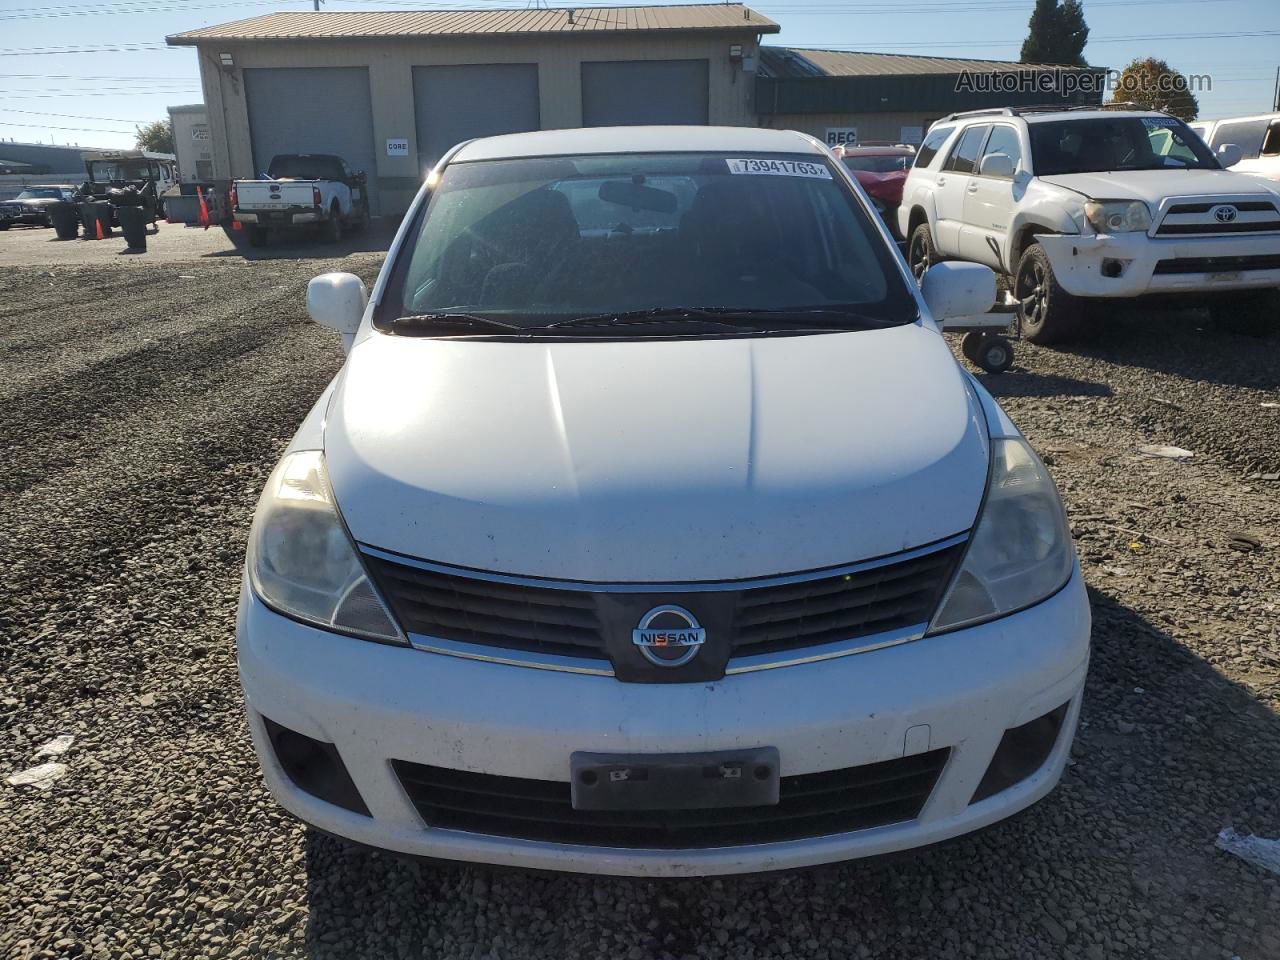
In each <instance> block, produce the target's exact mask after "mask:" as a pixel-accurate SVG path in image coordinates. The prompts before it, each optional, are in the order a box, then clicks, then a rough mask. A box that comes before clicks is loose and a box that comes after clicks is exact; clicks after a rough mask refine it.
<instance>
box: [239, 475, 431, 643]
mask: <svg viewBox="0 0 1280 960" xmlns="http://www.w3.org/2000/svg"><path fill="white" fill-rule="evenodd" d="M247 563H248V568H249V582H250V583H251V584H252V585H253V590H254V592H255V593H257V595H258V596H259V597H260V598H261V599H262V602H263V603H265V604H266V605H267V606H269V607H272V608H274V609H275V610H277V611H279V612H280V613H283V614H285V615H286V616H289V617H293V618H294V619H296V620H302V621H305V622H307V623H312V624H315V625H316V626H317V627H323V628H324V629H326V630H335V631H338V632H340V633H350V634H354V635H355V636H358V637H364V638H366V639H369V640H379V641H381V642H383V643H398V644H405V643H407V640H406V638H405V636H404V633H403V632H401V630H400V627H399V626H398V625H397V624H396V622H395V620H394V619H393V618H392V616H391V614H390V613H389V612H388V611H387V607H386V605H385V604H384V603H383V602H382V598H381V597H379V596H378V591H377V590H376V589H374V586H373V583H372V582H371V581H370V580H369V575H368V574H367V573H366V572H365V569H364V564H362V563H361V562H360V556H359V554H357V553H356V547H355V544H354V543H353V542H352V540H351V536H350V534H348V533H347V528H346V525H345V524H344V523H343V522H342V517H341V516H339V515H338V507H337V504H336V503H335V501H334V498H333V492H332V491H331V490H330V488H329V478H328V476H327V475H326V473H325V468H324V454H322V453H321V452H320V451H319V450H300V451H298V452H296V453H290V454H287V455H286V456H285V457H284V458H283V459H282V460H281V461H280V463H279V464H278V465H277V466H276V468H275V470H273V471H272V473H271V478H270V479H269V480H267V488H266V490H264V491H263V492H262V499H261V500H259V501H258V510H257V512H256V513H255V514H254V517H253V527H252V529H251V530H250V531H249V555H248V560H247Z"/></svg>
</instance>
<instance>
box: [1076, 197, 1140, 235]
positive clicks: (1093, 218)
mask: <svg viewBox="0 0 1280 960" xmlns="http://www.w3.org/2000/svg"><path fill="white" fill-rule="evenodd" d="M1084 215H1085V218H1086V219H1087V220H1088V221H1089V223H1090V224H1091V225H1092V226H1093V229H1095V230H1097V231H1098V232H1099V233H1136V232H1138V231H1140V230H1141V231H1146V230H1148V229H1150V227H1151V210H1150V209H1149V208H1148V207H1147V205H1146V204H1145V203H1143V202H1142V201H1141V200H1090V201H1089V202H1088V203H1086V204H1085V205H1084Z"/></svg>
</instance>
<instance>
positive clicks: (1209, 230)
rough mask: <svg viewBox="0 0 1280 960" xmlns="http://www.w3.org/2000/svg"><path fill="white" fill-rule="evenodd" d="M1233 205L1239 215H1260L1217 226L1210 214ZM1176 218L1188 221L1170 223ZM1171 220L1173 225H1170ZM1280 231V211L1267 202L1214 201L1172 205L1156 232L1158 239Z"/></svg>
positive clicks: (1217, 223) (1218, 223)
mask: <svg viewBox="0 0 1280 960" xmlns="http://www.w3.org/2000/svg"><path fill="white" fill-rule="evenodd" d="M1219 206H1232V207H1235V208H1236V210H1237V211H1238V212H1239V213H1246V214H1262V215H1263V216H1261V217H1259V218H1257V219H1249V220H1234V221H1232V222H1231V223H1220V222H1218V221H1217V220H1216V219H1215V218H1214V217H1211V216H1210V215H1209V212H1210V211H1211V210H1213V209H1214V208H1215V207H1219ZM1175 217H1187V218H1190V219H1185V220H1173V218H1175ZM1171 221H1172V222H1171ZM1277 230H1280V211H1277V209H1276V206H1275V204H1274V203H1272V202H1270V201H1269V200H1242V201H1240V202H1239V203H1236V202H1234V201H1230V200H1224V201H1215V202H1196V203H1175V204H1171V205H1170V207H1169V209H1168V211H1167V212H1166V213H1165V217H1164V220H1162V221H1161V223H1160V226H1159V227H1158V228H1157V229H1156V234H1155V235H1156V236H1157V237H1174V236H1184V237H1185V236H1195V235H1197V234H1222V233H1271V232H1274V231H1277Z"/></svg>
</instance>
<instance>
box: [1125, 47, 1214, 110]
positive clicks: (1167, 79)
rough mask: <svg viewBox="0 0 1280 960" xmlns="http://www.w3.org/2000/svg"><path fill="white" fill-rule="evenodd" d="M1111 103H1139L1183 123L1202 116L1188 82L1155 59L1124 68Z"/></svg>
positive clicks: (1133, 63)
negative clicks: (1176, 118)
mask: <svg viewBox="0 0 1280 960" xmlns="http://www.w3.org/2000/svg"><path fill="white" fill-rule="evenodd" d="M1110 102H1111V103H1136V104H1138V105H1139V106H1141V107H1144V108H1146V109H1147V110H1161V111H1163V112H1165V113H1168V114H1171V115H1173V116H1175V117H1178V118H1179V119H1180V120H1194V119H1195V118H1196V117H1197V116H1199V115H1200V101H1199V100H1197V99H1196V95H1195V94H1194V93H1192V92H1191V89H1190V87H1189V86H1188V84H1187V78H1186V77H1184V76H1183V75H1182V74H1181V73H1179V72H1178V71H1177V70H1175V69H1173V67H1171V66H1169V64H1168V63H1166V62H1165V61H1164V60H1157V59H1156V58H1155V57H1147V58H1145V59H1138V60H1134V61H1133V62H1131V63H1130V64H1129V65H1128V66H1127V67H1125V68H1124V70H1122V71H1121V72H1120V80H1119V81H1118V82H1117V84H1116V89H1115V90H1114V91H1112V93H1111V100H1110Z"/></svg>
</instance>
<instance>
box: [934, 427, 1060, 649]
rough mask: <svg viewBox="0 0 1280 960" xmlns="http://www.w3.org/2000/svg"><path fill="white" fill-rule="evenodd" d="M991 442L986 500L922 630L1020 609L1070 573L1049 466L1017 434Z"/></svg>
mask: <svg viewBox="0 0 1280 960" xmlns="http://www.w3.org/2000/svg"><path fill="white" fill-rule="evenodd" d="M991 444H992V449H991V457H992V464H991V480H990V486H989V487H988V488H987V499H986V502H985V503H984V504H983V507H982V513H981V515H980V516H979V517H978V522H977V525H976V526H975V527H974V530H973V536H972V537H971V538H970V541H969V549H968V552H967V553H965V556H964V561H963V563H961V565H960V569H959V570H958V571H957V572H956V575H955V577H954V578H953V579H952V581H951V585H950V587H949V588H948V589H947V592H946V594H945V595H944V596H943V599H942V603H941V604H940V605H939V606H938V612H937V614H935V615H934V618H933V622H932V623H931V624H930V625H929V632H930V633H937V632H939V631H942V630H952V629H954V628H956V627H960V626H969V625H971V624H975V623H981V622H982V621H983V620H992V619H995V618H996V617H1002V616H1004V615H1006V614H1009V613H1014V612H1015V611H1018V610H1022V609H1023V608H1025V607H1029V606H1031V605H1032V604H1035V603H1039V602H1040V601H1041V600H1043V599H1045V598H1046V597H1048V596H1049V595H1051V594H1053V593H1056V592H1057V591H1058V590H1059V589H1060V588H1061V587H1062V585H1063V584H1065V583H1066V582H1067V580H1068V579H1070V577H1071V571H1072V568H1073V566H1074V558H1075V554H1074V548H1073V547H1072V544H1071V537H1070V534H1069V533H1068V531H1067V517H1066V514H1065V513H1064V512H1063V509H1062V501H1061V500H1060V499H1059V498H1058V490H1057V488H1056V487H1055V486H1054V485H1053V478H1052V477H1050V476H1049V471H1048V470H1047V469H1046V468H1045V465H1044V464H1043V463H1041V462H1040V458H1039V457H1037V456H1036V455H1035V452H1034V451H1032V449H1031V447H1030V446H1028V445H1027V442H1026V441H1025V440H1023V439H1022V438H1021V437H1004V438H994V439H993V440H992V441H991Z"/></svg>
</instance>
